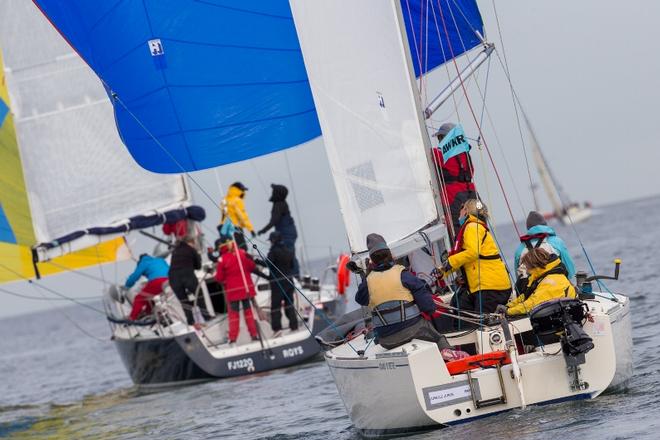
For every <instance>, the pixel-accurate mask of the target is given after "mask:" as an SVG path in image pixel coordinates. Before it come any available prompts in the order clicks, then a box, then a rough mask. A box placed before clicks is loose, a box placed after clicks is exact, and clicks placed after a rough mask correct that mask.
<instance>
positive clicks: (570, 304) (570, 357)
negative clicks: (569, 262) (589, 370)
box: [529, 298, 594, 390]
mask: <svg viewBox="0 0 660 440" xmlns="http://www.w3.org/2000/svg"><path fill="white" fill-rule="evenodd" d="M588 312H589V307H588V306H587V305H586V304H585V303H583V302H582V301H580V300H578V299H569V298H561V299H558V300H554V301H548V302H546V303H543V304H541V305H539V306H538V307H535V308H534V309H533V310H532V312H531V313H530V314H529V320H530V322H531V324H532V328H533V330H534V333H535V334H536V335H537V336H539V337H541V336H548V335H552V334H555V335H558V336H559V338H560V341H561V349H562V352H563V353H564V359H565V360H566V365H567V366H568V371H569V374H570V375H571V376H572V383H571V388H572V389H573V390H581V389H586V388H587V387H588V386H589V384H587V383H586V382H582V381H580V376H579V371H580V370H579V368H578V366H579V365H582V364H584V363H585V362H586V359H585V354H586V353H588V352H589V351H590V350H591V349H593V348H594V343H593V339H591V336H589V335H588V334H587V332H585V331H584V329H583V328H582V326H583V325H584V323H585V322H586V321H587V315H588Z"/></svg>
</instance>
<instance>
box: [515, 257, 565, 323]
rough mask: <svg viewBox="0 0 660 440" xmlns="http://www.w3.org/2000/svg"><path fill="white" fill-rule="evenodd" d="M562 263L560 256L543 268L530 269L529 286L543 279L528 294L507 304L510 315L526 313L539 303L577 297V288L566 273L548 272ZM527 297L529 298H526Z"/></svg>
mask: <svg viewBox="0 0 660 440" xmlns="http://www.w3.org/2000/svg"><path fill="white" fill-rule="evenodd" d="M560 264H561V261H560V260H559V259H558V258H555V259H554V260H553V261H551V262H550V263H548V264H546V265H545V267H543V268H535V269H532V270H530V275H529V282H528V284H527V285H528V287H529V286H532V284H534V282H536V281H537V280H539V279H541V281H540V282H539V283H538V285H537V286H536V289H534V290H533V291H532V292H529V294H528V295H520V296H519V297H518V298H516V299H514V300H513V301H511V302H510V303H509V304H507V314H508V315H524V314H526V313H529V312H531V311H532V309H533V308H534V307H536V306H538V305H539V304H542V303H544V302H546V301H550V300H553V299H557V298H575V288H574V287H573V285H572V284H571V282H570V281H569V279H568V278H566V275H564V274H561V273H553V274H547V272H549V271H551V270H553V269H555V268H557V267H558V266H559V265H560ZM525 297H527V299H525Z"/></svg>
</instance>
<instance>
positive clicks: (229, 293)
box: [215, 239, 259, 344]
mask: <svg viewBox="0 0 660 440" xmlns="http://www.w3.org/2000/svg"><path fill="white" fill-rule="evenodd" d="M220 252H221V254H220V259H219V260H218V267H217V271H216V273H215V279H216V281H217V282H218V283H220V284H222V286H223V287H224V290H225V295H226V298H227V302H228V303H229V307H228V310H227V315H228V320H229V343H230V344H234V343H236V339H238V333H239V320H240V310H241V307H243V317H244V318H245V324H246V325H247V329H248V332H249V333H250V336H251V337H252V340H253V341H256V340H258V339H259V336H258V333H257V324H256V322H255V320H254V315H253V314H252V304H251V299H252V298H254V297H255V296H256V291H255V288H254V283H253V282H252V276H251V273H252V272H253V271H254V270H255V269H256V264H255V262H254V261H253V260H252V258H250V256H249V255H248V254H247V252H245V251H244V250H243V249H241V248H237V247H235V246H234V241H233V240H231V239H225V241H224V243H223V244H222V246H221V247H220Z"/></svg>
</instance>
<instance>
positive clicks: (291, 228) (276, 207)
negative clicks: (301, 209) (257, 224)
mask: <svg viewBox="0 0 660 440" xmlns="http://www.w3.org/2000/svg"><path fill="white" fill-rule="evenodd" d="M271 187H272V188H273V193H272V195H271V196H270V199H269V200H268V201H269V202H272V203H273V208H272V209H271V211H270V221H269V222H268V224H267V225H266V226H264V227H263V228H261V230H260V231H259V234H264V233H266V232H268V231H269V230H270V228H273V227H274V228H275V230H276V231H277V232H279V233H280V234H282V238H283V239H285V240H295V239H296V238H297V237H298V231H296V225H295V223H294V222H293V217H291V211H290V210H289V204H288V203H287V202H286V196H287V195H288V194H289V190H288V189H287V187H286V186H284V185H277V184H272V185H271Z"/></svg>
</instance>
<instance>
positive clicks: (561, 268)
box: [521, 256, 568, 299]
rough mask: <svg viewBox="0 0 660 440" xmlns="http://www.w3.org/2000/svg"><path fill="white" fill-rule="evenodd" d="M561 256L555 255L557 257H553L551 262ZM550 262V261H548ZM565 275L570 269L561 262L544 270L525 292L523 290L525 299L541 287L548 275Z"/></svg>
mask: <svg viewBox="0 0 660 440" xmlns="http://www.w3.org/2000/svg"><path fill="white" fill-rule="evenodd" d="M558 259H559V257H557V256H555V258H552V259H551V260H550V262H552V261H556V260H558ZM548 264H550V263H548ZM555 274H557V275H564V276H568V271H567V270H566V267H564V265H563V264H561V262H560V263H559V264H558V265H557V266H555V267H553V268H552V269H550V270H548V271H546V272H543V273H542V274H541V275H540V276H539V277H538V278H537V279H535V280H534V281H533V282H532V283H531V284H530V285H528V286H527V287H526V288H525V289H524V291H523V292H521V293H522V294H523V295H525V299H527V298H529V297H530V295H531V294H532V293H534V291H535V290H536V289H537V288H538V287H539V284H541V282H543V280H544V279H545V278H546V277H547V276H548V275H555Z"/></svg>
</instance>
